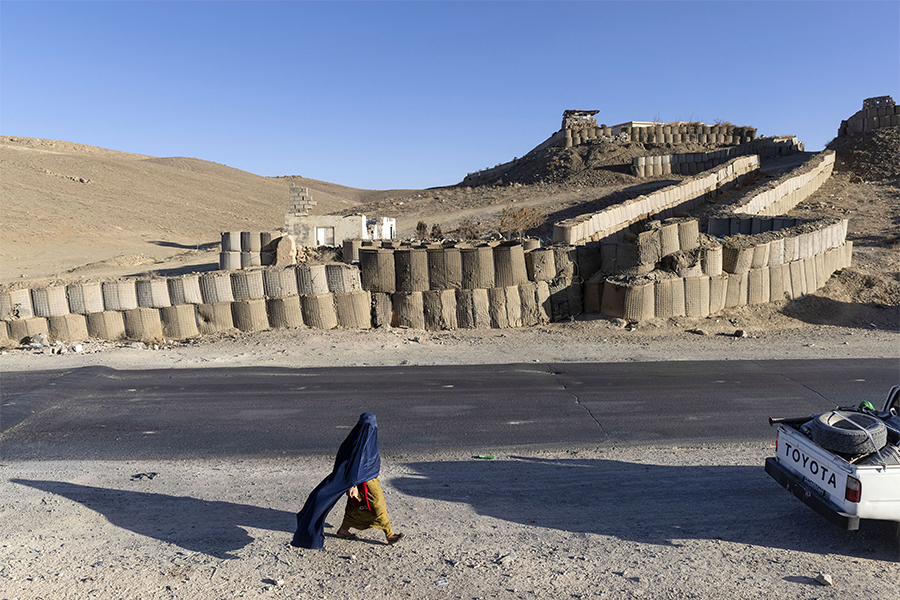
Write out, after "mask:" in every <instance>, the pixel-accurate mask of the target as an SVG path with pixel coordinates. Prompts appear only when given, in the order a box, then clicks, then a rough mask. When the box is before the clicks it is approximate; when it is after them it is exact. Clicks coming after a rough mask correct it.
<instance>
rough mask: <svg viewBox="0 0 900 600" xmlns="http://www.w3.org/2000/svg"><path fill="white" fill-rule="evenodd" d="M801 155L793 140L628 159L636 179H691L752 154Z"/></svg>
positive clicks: (799, 145)
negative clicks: (727, 162) (671, 177)
mask: <svg viewBox="0 0 900 600" xmlns="http://www.w3.org/2000/svg"><path fill="white" fill-rule="evenodd" d="M802 151H803V143H802V142H800V141H798V140H797V138H796V137H793V136H784V137H775V138H757V139H755V140H753V141H751V142H746V143H743V144H741V145H739V146H732V147H730V148H722V149H720V150H712V151H710V152H688V153H685V154H664V155H661V156H635V157H634V158H632V159H631V173H632V174H633V175H636V176H638V177H654V176H659V175H671V174H673V173H675V174H679V175H694V174H697V173H700V172H701V171H706V170H708V169H712V168H714V167H716V166H717V165H720V164H722V163H724V162H726V161H729V160H731V159H733V158H737V157H738V156H747V155H750V154H755V155H757V156H759V157H762V158H766V157H770V156H782V155H787V154H795V153H797V152H802Z"/></svg>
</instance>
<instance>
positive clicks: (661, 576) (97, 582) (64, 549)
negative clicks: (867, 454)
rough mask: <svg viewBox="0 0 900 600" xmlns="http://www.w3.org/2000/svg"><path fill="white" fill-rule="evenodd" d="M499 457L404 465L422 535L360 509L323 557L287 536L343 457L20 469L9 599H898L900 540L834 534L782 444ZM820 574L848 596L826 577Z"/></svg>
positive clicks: (399, 511)
mask: <svg viewBox="0 0 900 600" xmlns="http://www.w3.org/2000/svg"><path fill="white" fill-rule="evenodd" d="M483 450H484V451H485V452H491V451H493V452H495V456H496V459H494V460H478V459H475V458H474V457H473V456H471V455H441V454H437V455H432V456H429V455H424V456H416V457H402V456H392V455H390V454H389V453H385V455H384V460H383V464H384V467H383V471H382V481H383V482H384V486H385V493H386V496H387V499H388V507H389V511H390V514H391V519H392V522H393V524H394V526H395V529H397V530H399V531H402V532H404V533H405V534H406V535H407V538H406V539H405V540H404V541H403V542H401V543H400V544H398V545H397V546H393V547H389V546H387V545H385V544H384V543H383V535H381V532H376V531H373V530H369V531H366V532H362V534H361V536H360V537H361V540H360V541H347V540H340V539H338V538H336V537H334V536H333V534H334V532H335V531H336V527H337V524H338V521H339V519H340V515H341V510H342V504H343V503H342V502H341V503H340V504H341V506H339V507H338V508H336V509H335V510H334V511H333V512H332V513H331V515H330V517H329V519H328V527H327V528H326V536H327V537H326V545H325V549H324V550H322V551H310V550H297V549H294V548H291V547H290V546H289V545H287V542H288V541H289V539H290V537H291V534H292V531H293V527H294V525H295V520H294V513H295V512H296V511H297V510H298V509H299V507H300V506H301V504H302V502H303V500H304V499H305V496H306V494H307V493H308V492H309V490H311V489H312V487H314V486H315V485H316V484H317V483H318V481H319V480H320V479H321V477H323V476H324V474H326V473H327V472H328V470H329V469H330V461H331V460H333V459H332V457H330V456H322V457H308V458H305V459H303V460H290V461H288V460H223V461H179V462H172V461H154V462H133V461H128V462H115V463H106V462H92V461H72V462H40V463H18V464H12V465H5V466H4V479H5V480H6V481H5V482H4V484H3V485H2V486H0V514H2V516H3V517H4V523H5V524H6V526H5V528H4V529H5V532H4V538H5V539H4V542H3V544H2V547H0V558H2V565H3V566H2V567H0V581H2V587H3V589H4V590H5V592H4V594H5V595H4V598H20V599H24V598H45V599H48V598H54V599H57V600H67V599H73V600H74V599H79V600H80V599H83V598H196V599H200V600H206V599H209V600H212V599H218V598H298V597H301V598H353V597H360V596H364V597H367V598H510V599H513V598H537V599H548V600H549V599H557V598H569V597H571V598H663V599H681V598H762V597H776V598H777V597H785V598H788V597H789V598H819V599H824V598H861V597H872V598H888V597H892V595H893V594H895V593H896V582H897V580H898V578H900V563H898V562H896V559H897V546H896V540H895V538H894V536H895V533H894V530H893V529H892V528H890V527H888V526H886V525H885V524H882V523H865V524H864V526H863V528H862V529H861V530H860V531H857V532H844V531H841V530H838V529H836V528H834V527H832V526H831V525H829V524H827V523H826V522H824V521H823V520H822V519H821V518H819V517H818V515H816V514H814V513H813V512H812V511H810V510H808V509H807V508H806V507H804V506H803V505H802V504H800V503H799V502H797V501H796V500H794V499H793V498H791V497H790V496H789V495H788V494H787V492H785V491H784V490H783V489H781V488H780V487H779V486H778V485H777V484H775V483H774V482H773V481H771V480H770V479H769V478H768V477H767V476H766V475H765V473H764V472H763V470H762V466H761V464H762V461H763V459H764V457H765V456H767V455H768V454H769V453H770V449H769V448H768V447H766V446H763V445H722V446H705V447H666V448H643V449H640V450H635V449H634V448H627V449H617V448H612V449H593V450H581V451H574V450H573V451H570V452H553V453H541V452H536V453H530V454H517V455H506V454H503V453H502V452H500V451H495V450H494V449H490V448H485V449H483ZM149 473H157V475H156V476H154V477H153V478H152V479H149V478H147V476H146V475H145V476H144V477H143V478H135V477H134V476H135V475H138V474H149ZM763 507H765V508H764V509H763ZM504 557H507V558H506V559H505V561H504V560H501V559H503V558H504ZM504 563H505V564H504ZM820 572H825V573H828V574H829V575H831V577H832V578H833V580H834V582H835V584H834V586H832V587H824V586H821V585H819V584H818V583H816V582H815V579H814V578H815V577H816V575H817V574H818V573H820Z"/></svg>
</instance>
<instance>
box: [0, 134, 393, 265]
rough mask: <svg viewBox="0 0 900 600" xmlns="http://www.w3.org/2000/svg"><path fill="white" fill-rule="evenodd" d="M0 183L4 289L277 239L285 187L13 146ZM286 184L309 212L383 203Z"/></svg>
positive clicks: (198, 166) (191, 167)
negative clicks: (112, 264) (260, 236)
mask: <svg viewBox="0 0 900 600" xmlns="http://www.w3.org/2000/svg"><path fill="white" fill-rule="evenodd" d="M0 175H2V177H0V198H2V209H3V211H2V223H0V227H2V234H0V262H2V265H3V269H2V280H3V281H10V280H14V279H19V278H21V276H23V275H24V277H25V278H29V279H30V278H35V277H52V276H54V275H56V274H58V273H62V272H65V271H68V270H69V269H72V268H75V267H79V266H81V265H86V264H88V263H94V262H97V261H110V260H113V261H117V262H119V263H126V264H125V265H123V266H127V264H128V263H130V264H132V265H133V266H139V265H142V264H149V263H153V262H154V261H155V260H157V259H159V258H162V257H165V256H170V255H172V254H173V253H177V252H183V251H184V250H186V249H195V248H197V247H203V246H204V245H208V244H212V243H215V242H218V241H219V234H220V233H221V232H222V231H230V230H243V231H270V230H277V229H279V228H280V227H282V226H283V224H284V215H285V213H286V212H287V207H288V188H289V186H290V180H289V178H273V177H261V176H259V175H254V174H252V173H247V172H245V171H240V170H238V169H233V168H231V167H227V166H225V165H220V164H217V163H212V162H208V161H204V160H200V159H197V158H183V157H170V158H160V157H153V156H145V155H141V154H131V153H127V152H118V151H115V150H108V149H105V148H97V147H94V146H87V145H83V144H74V143H70V142H64V141H57V140H44V139H34V138H22V137H2V138H0ZM292 179H293V180H294V181H295V184H296V185H302V186H306V187H308V188H309V189H310V193H311V194H312V196H313V198H314V199H315V201H316V202H317V206H316V212H318V213H333V212H338V211H341V210H345V209H348V208H352V207H353V206H354V205H356V204H357V203H359V202H362V201H365V200H367V199H368V198H370V197H374V198H379V197H380V196H381V195H383V194H384V192H376V191H371V190H358V189H354V188H349V187H345V186H341V185H336V184H332V183H326V182H321V181H316V180H313V179H307V178H303V177H294V178H292ZM42 264H43V265H44V267H41V266H40V265H42Z"/></svg>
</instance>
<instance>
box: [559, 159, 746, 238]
mask: <svg viewBox="0 0 900 600" xmlns="http://www.w3.org/2000/svg"><path fill="white" fill-rule="evenodd" d="M758 168H759V157H758V156H756V155H750V156H741V157H738V158H734V159H732V160H730V161H728V162H727V163H725V164H723V165H721V166H719V167H716V168H715V169H710V170H708V171H704V172H703V173H701V174H699V175H697V176H696V177H692V178H690V179H686V180H684V181H682V182H679V183H677V184H675V185H671V186H668V187H665V188H663V189H661V190H657V191H656V192H653V193H652V194H648V195H646V196H639V197H637V198H634V199H632V200H626V201H625V202H623V203H621V204H617V205H615V206H610V207H609V208H606V209H604V210H602V211H599V212H596V213H592V214H586V215H580V216H578V217H574V218H572V219H567V220H565V221H560V222H559V223H556V224H554V226H553V242H554V243H562V244H568V245H577V244H583V243H585V242H586V241H602V240H609V241H611V240H612V239H614V238H616V237H621V236H622V235H624V232H625V230H626V229H627V228H628V226H629V225H631V224H633V223H636V222H638V221H640V220H644V219H647V218H649V217H650V216H656V217H658V218H667V217H671V216H674V215H675V214H676V213H679V212H682V211H686V210H690V209H692V208H695V207H697V206H699V205H700V204H702V203H703V202H705V201H706V199H707V198H708V197H710V196H712V195H715V194H717V193H718V192H719V191H720V190H722V189H724V188H727V187H729V186H731V185H734V183H735V182H737V181H739V180H740V179H741V178H743V177H744V176H745V175H746V174H747V173H750V172H751V171H754V170H756V169H758Z"/></svg>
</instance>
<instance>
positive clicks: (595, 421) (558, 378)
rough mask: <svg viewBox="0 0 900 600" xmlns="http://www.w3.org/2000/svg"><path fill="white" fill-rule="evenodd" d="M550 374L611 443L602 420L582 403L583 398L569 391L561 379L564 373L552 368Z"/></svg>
mask: <svg viewBox="0 0 900 600" xmlns="http://www.w3.org/2000/svg"><path fill="white" fill-rule="evenodd" d="M550 373H551V374H552V375H555V376H556V381H558V382H559V386H560V387H561V388H562V389H563V390H565V392H566V393H567V394H569V395H570V396H572V398H574V399H575V404H577V405H578V406H580V407H581V408H582V409H583V410H584V412H586V413H587V414H588V416H589V417H590V418H591V420H592V421H594V423H596V424H597V428H598V429H599V430H600V432H601V433H602V434H603V437H605V438H606V440H607V441H609V440H610V436H609V432H608V431H606V429H604V427H603V423H601V422H600V420H599V419H598V418H597V417H596V416H594V413H592V412H591V410H590V409H589V408H588V407H587V406H585V405H584V404H582V403H581V398H579V397H578V394H576V393H575V392H574V391H572V390H570V389H569V386H568V385H566V384H565V382H564V381H563V380H562V378H561V377H560V375H562V373H561V372H560V371H557V370H556V369H554V368H553V367H552V366H551V367H550Z"/></svg>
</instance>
